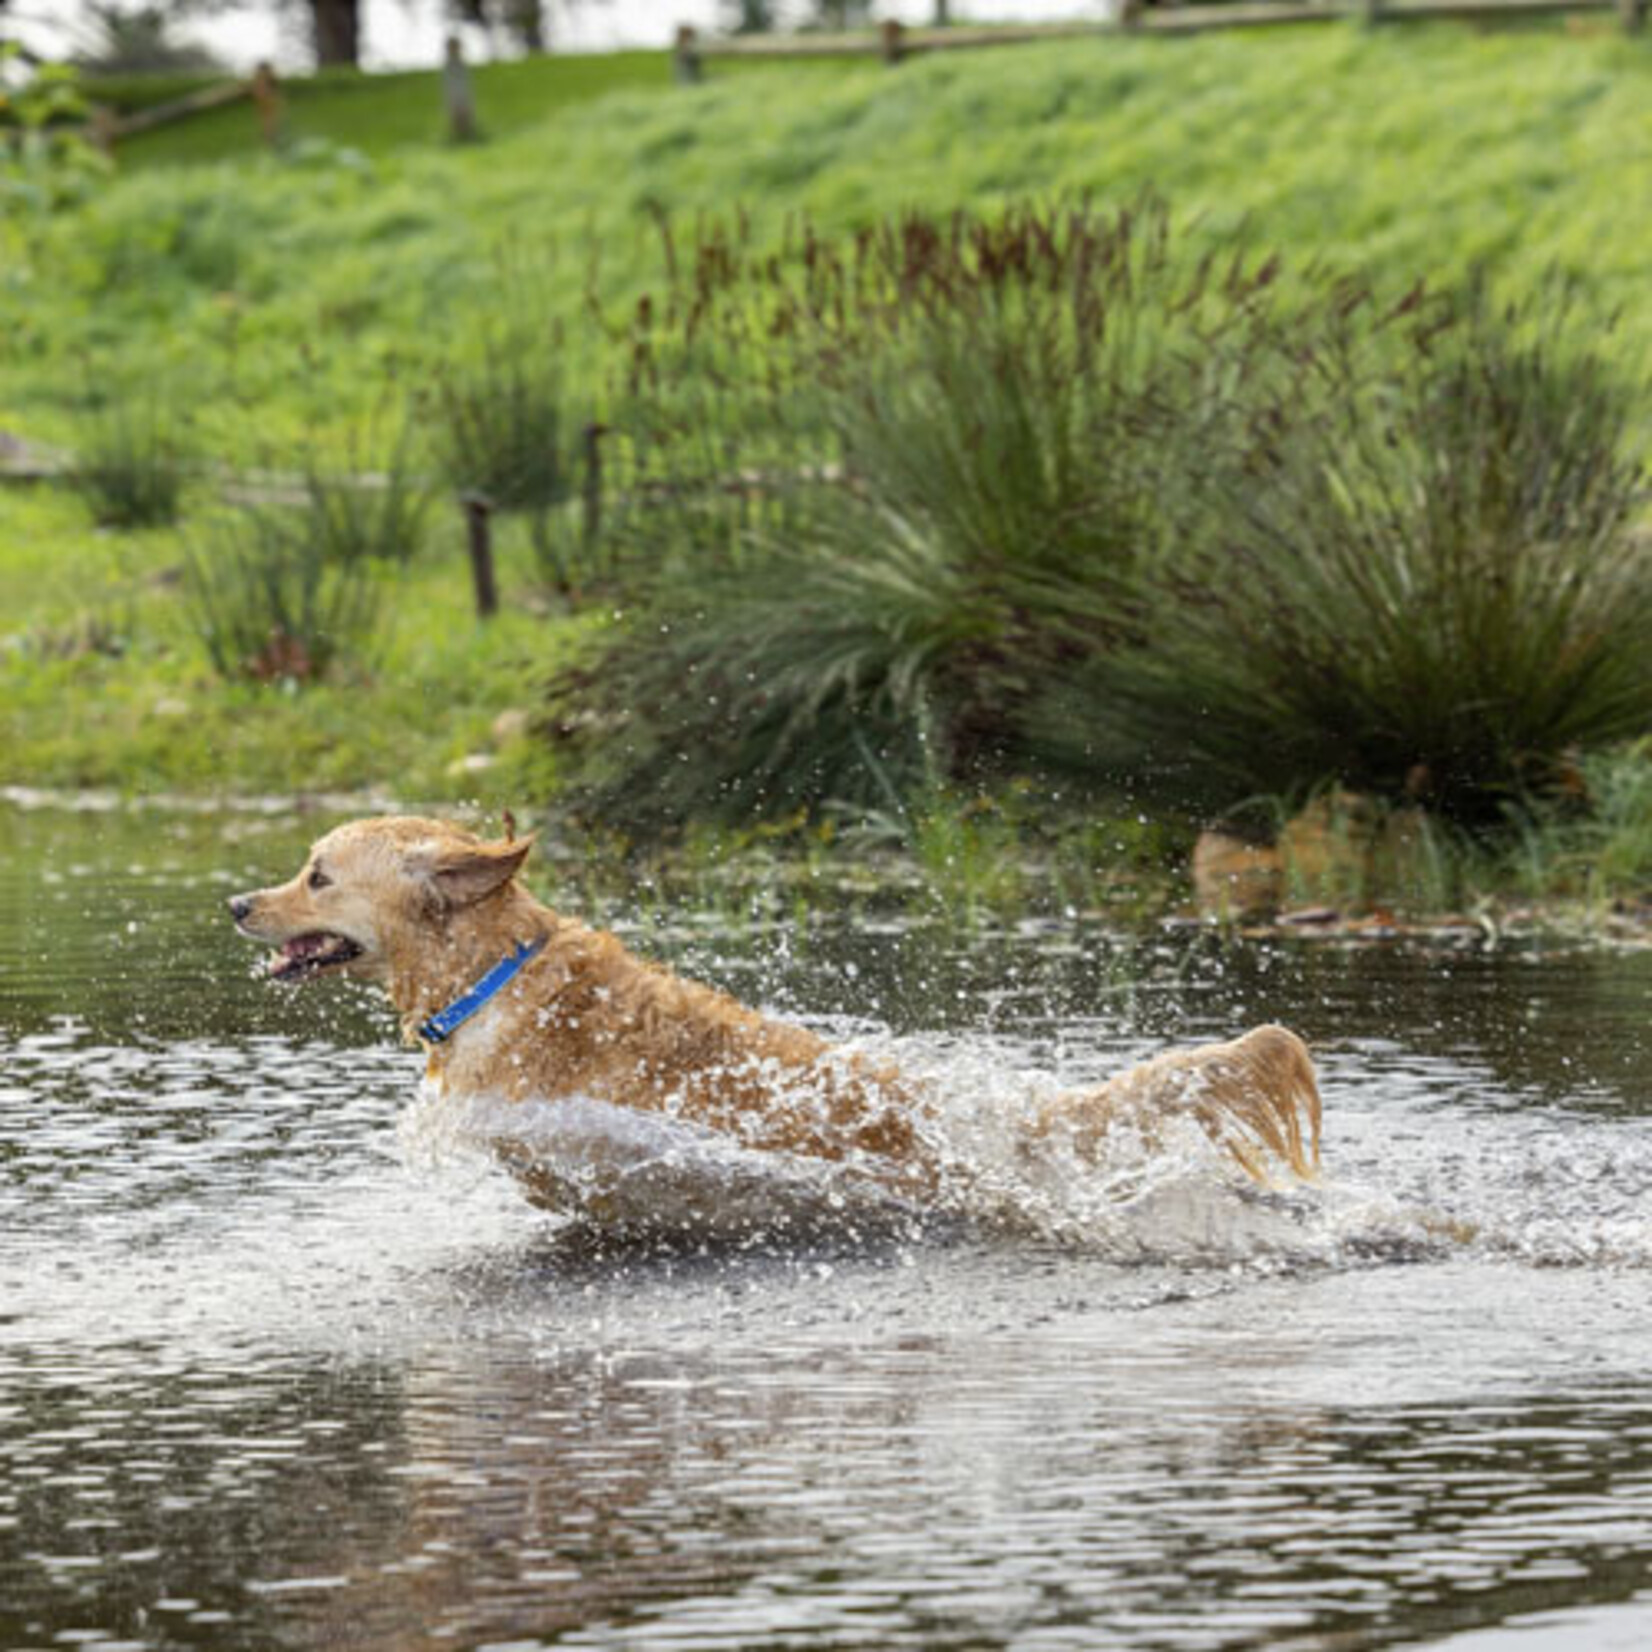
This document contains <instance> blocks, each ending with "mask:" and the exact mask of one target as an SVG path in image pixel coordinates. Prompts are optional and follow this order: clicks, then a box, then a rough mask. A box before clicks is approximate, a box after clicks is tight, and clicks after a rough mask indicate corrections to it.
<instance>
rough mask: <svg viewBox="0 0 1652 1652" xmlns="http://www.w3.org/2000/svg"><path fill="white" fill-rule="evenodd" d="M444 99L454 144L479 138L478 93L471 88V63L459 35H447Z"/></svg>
mask: <svg viewBox="0 0 1652 1652" xmlns="http://www.w3.org/2000/svg"><path fill="white" fill-rule="evenodd" d="M442 102H443V104H444V105H445V106H446V108H447V135H448V137H449V138H450V139H451V140H452V141H453V142H454V143H474V142H475V141H476V96H475V93H474V92H473V91H472V90H471V84H470V65H469V64H467V63H466V62H465V48H464V43H463V42H462V41H461V40H460V39H459V37H458V35H456V34H450V35H449V36H448V37H447V46H446V49H445V51H444V54H443V58H442Z"/></svg>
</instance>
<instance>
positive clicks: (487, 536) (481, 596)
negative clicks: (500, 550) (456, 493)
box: [459, 493, 499, 619]
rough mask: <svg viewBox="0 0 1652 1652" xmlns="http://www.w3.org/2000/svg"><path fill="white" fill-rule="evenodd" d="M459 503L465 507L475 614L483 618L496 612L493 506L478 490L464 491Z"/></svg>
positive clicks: (497, 594)
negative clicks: (491, 520) (474, 593)
mask: <svg viewBox="0 0 1652 1652" xmlns="http://www.w3.org/2000/svg"><path fill="white" fill-rule="evenodd" d="M459 503H460V504H461V505H463V506H464V508H465V528H466V530H467V533H468V538H469V545H470V577H471V583H472V584H473V585H474V586H475V587H476V617H477V618H478V619H486V618H487V617H488V616H489V615H490V614H497V613H498V612H499V586H498V584H497V582H496V581H495V580H494V577H493V527H492V524H491V522H490V521H489V518H490V517H491V516H492V515H493V506H492V505H491V504H490V503H489V501H488V500H487V499H486V498H485V497H484V496H483V495H482V494H480V493H467V494H464V495H463V496H461V498H460V500H459Z"/></svg>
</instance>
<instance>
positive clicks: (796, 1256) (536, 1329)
mask: <svg viewBox="0 0 1652 1652" xmlns="http://www.w3.org/2000/svg"><path fill="white" fill-rule="evenodd" d="M311 831H312V828H311V826H310V825H309V824H308V823H297V824H294V823H292V822H290V821H288V820H287V819H286V818H285V817H284V816H279V815H276V816H268V817H266V816H259V815H250V814H249V815H233V814H224V815H203V816H198V817H188V816H179V815H168V814H162V813H148V812H142V811H139V812H135V813H132V814H122V813H116V814H108V815H82V814H70V813H65V812H61V811H55V810H40V811H33V812H15V811H12V812H6V813H4V814H0V841H4V843H5V845H6V850H5V853H4V856H3V858H0V1057H3V1059H0V1647H4V1648H6V1649H7V1652H20V1649H25V1648H36V1647H39V1648H48V1647H63V1646H92V1647H101V1648H105V1649H107V1648H110V1647H115V1646H129V1647H145V1648H171V1647H211V1648H243V1647H244V1648H248V1649H253V1648H257V1649H261V1652H262V1649H269V1648H287V1647H293V1648H319V1647H340V1646H348V1647H350V1648H352V1649H355V1648H364V1649H384V1652H392V1649H394V1652H402V1649H405V1648H412V1647H415V1646H418V1647H423V1646H438V1647H439V1646H447V1645H451V1646H456V1647H484V1646H492V1647H517V1648H521V1647H537V1646H549V1645H556V1646H604V1647H609V1646H635V1647H644V1648H649V1649H651V1652H652V1649H655V1648H671V1647H685V1648H697V1649H698V1648H712V1647H749V1646H764V1647H797V1648H810V1649H813V1648H824V1647H862V1648H872V1647H878V1648H882V1647H926V1648H927V1647H956V1648H966V1647H968V1648H982V1647H1016V1648H1028V1649H1033V1648H1057V1647H1073V1648H1078V1647H1085V1648H1090V1647H1098V1646H1099V1647H1151V1648H1159V1647H1165V1648H1170V1647H1174V1648H1206V1647H1209V1648H1219V1647H1222V1648H1225V1647H1248V1646H1261V1645H1268V1646H1290V1647H1293V1648H1324V1649H1327V1652H1331V1649H1337V1652H1340V1649H1344V1648H1362V1647H1372V1646H1388V1645H1395V1644H1404V1643H1428V1644H1439V1645H1446V1646H1450V1647H1452V1648H1454V1649H1455V1652H1554V1649H1559V1648H1574V1647H1589V1648H1612V1647H1624V1648H1627V1647H1630V1646H1636V1647H1638V1646H1641V1645H1645V1644H1647V1643H1648V1640H1649V1637H1652V1374H1649V1373H1652V1315H1649V1314H1648V1311H1647V1309H1648V1296H1649V1290H1648V1287H1649V1284H1652V1270H1649V1267H1648V1263H1649V1261H1652V1222H1649V1220H1648V1214H1647V1193H1648V1189H1649V1187H1652V1118H1649V1115H1652V1064H1649V1062H1648V1059H1647V1044H1646V1019H1647V1017H1646V1009H1647V1003H1648V992H1649V989H1652V955H1648V954H1644V953H1642V954H1634V953H1609V952H1604V951H1582V950H1566V951H1556V952H1552V953H1545V952H1543V951H1540V950H1526V951H1520V952H1506V953H1497V954H1493V955H1490V956H1487V955H1485V954H1482V953H1477V952H1473V951H1470V950H1466V949H1465V950H1461V951H1457V952H1453V953H1441V952H1434V953H1432V954H1431V953H1427V952H1423V951H1404V950H1395V949H1383V948H1365V949H1331V948H1324V949H1320V950H1315V949H1313V948H1308V949H1303V950H1272V951H1268V950H1260V949H1246V950H1241V951H1224V950H1223V949H1222V948H1220V947H1219V946H1217V945H1215V944H1214V943H1212V942H1211V941H1209V940H1208V939H1203V940H1201V939H1198V938H1190V937H1185V936H1166V935H1157V936H1151V937H1147V938H1145V939H1140V940H1137V941H1123V940H1119V939H1117V938H1111V937H1109V936H1107V935H1106V934H1104V933H1102V932H1101V931H1099V930H1098V929H1096V928H1094V927H1090V926H1086V925H1084V924H1083V923H1080V922H1077V921H1072V922H1068V921H1057V922H1028V923H1025V924H1021V925H1014V926H1010V927H1008V928H1005V929H1001V930H992V929H978V930H976V931H974V932H973V933H967V934H966V933H961V932H960V931H959V929H958V927H957V926H956V925H953V924H948V923H945V922H939V921H934V920H929V921H906V920H901V919H900V918H899V917H898V915H896V914H895V913H893V912H891V911H890V910H889V909H888V906H887V903H883V904H879V903H875V902H874V903H872V904H866V903H862V904H860V905H859V906H855V907H853V908H852V910H850V911H849V915H847V916H844V917H841V918H840V919H839V920H838V921H835V922H834V921H832V920H831V919H830V918H829V917H817V918H815V919H806V918H805V916H804V915H802V914H798V915H796V916H795V917H794V916H793V915H792V912H791V907H790V902H789V897H782V898H779V899H775V900H770V901H768V902H767V903H763V902H759V903H758V904H757V906H756V907H755V908H752V910H755V911H757V912H758V914H759V916H760V917H761V915H762V914H763V913H767V914H769V917H768V918H767V919H764V921H759V922H752V921H749V920H742V921H737V920H736V917H735V916H734V915H735V914H738V913H741V912H744V911H747V905H746V903H745V902H744V901H743V900H742V899H741V898H739V897H737V896H736V895H734V894H728V895H727V896H726V898H724V899H723V900H722V902H721V905H722V912H721V915H709V916H708V915H707V913H706V912H705V911H704V909H703V903H702V905H701V908H700V910H698V911H697V910H694V909H692V908H691V907H689V906H683V905H679V904H677V903H676V902H673V901H669V900H665V899H661V900H659V901H657V902H653V903H651V906H652V910H653V912H654V915H655V917H656V919H657V921H655V922H653V923H652V924H651V925H650V926H649V928H648V930H647V932H646V933H642V934H639V935H637V936H636V941H637V944H638V945H641V946H646V947H648V948H650V949H652V950H654V951H656V952H658V953H659V954H661V955H663V956H667V957H670V958H671V959H673V960H674V961H676V962H678V963H679V964H681V965H682V966H683V967H686V968H690V969H692V970H693V971H695V972H697V973H699V974H701V975H704V976H710V977H712V978H715V979H717V980H719V981H720V982H722V983H723V984H726V985H728V986H729V987H730V988H732V989H733V990H735V991H737V992H739V993H740V994H741V995H742V996H744V997H747V998H749V999H753V1000H755V1001H759V1002H763V1003H766V1004H769V1005H771V1006H778V1007H779V1008H781V1009H783V1010H784V1011H785V1012H786V1013H789V1014H792V1015H796V1016H800V1017H803V1018H806V1019H810V1020H812V1021H814V1022H816V1023H817V1024H820V1025H823V1026H826V1027H828V1028H830V1029H831V1030H833V1031H834V1032H836V1033H838V1034H839V1035H841V1036H845V1037H848V1038H851V1039H856V1040H859V1041H860V1042H862V1043H863V1044H866V1045H868V1046H870V1047H873V1048H876V1049H879V1050H882V1051H884V1052H887V1053H890V1054H893V1055H894V1056H896V1057H897V1058H898V1059H900V1060H901V1061H902V1062H903V1063H904V1064H905V1065H907V1066H909V1067H911V1068H912V1069H914V1070H916V1071H921V1072H924V1073H926V1074H929V1075H930V1076H931V1077H932V1078H933V1079H934V1080H935V1081H936V1083H937V1084H938V1085H939V1086H940V1088H941V1089H942V1091H943V1092H944V1093H945V1094H947V1095H948V1096H949V1097H953V1098H960V1099H962V1100H964V1101H967V1102H968V1103H969V1105H971V1106H973V1107H979V1106H981V1105H982V1103H983V1100H984V1099H990V1098H992V1097H993V1096H995V1095H999V1094H1002V1095H1003V1096H1004V1097H1005V1098H1007V1099H1006V1105H1010V1104H1012V1103H1013V1098H1014V1097H1015V1096H1016V1095H1018V1094H1020V1093H1022V1092H1023V1091H1024V1089H1025V1088H1026V1087H1027V1086H1028V1085H1036V1084H1041V1083H1046V1084H1047V1083H1054V1082H1062V1083H1075V1084H1076V1083H1079V1082H1083V1081H1085V1080H1088V1079H1091V1078H1093V1077H1095V1076H1098V1075H1100V1074H1102V1073H1105V1072H1108V1071H1111V1070H1113V1069H1115V1068H1116V1067H1117V1066H1118V1065H1119V1064H1120V1063H1121V1062H1122V1061H1124V1060H1125V1059H1127V1058H1130V1057H1133V1056H1135V1055H1138V1054H1141V1053H1144V1052H1146V1051H1148V1050H1151V1049H1153V1048H1157V1047H1159V1046H1160V1045H1161V1044H1162V1043H1163V1042H1165V1041H1167V1040H1170V1039H1185V1038H1193V1037H1197V1036H1206V1035H1221V1034H1226V1033H1228V1032H1230V1031H1232V1030H1233V1029H1234V1028H1236V1027H1237V1026H1239V1025H1241V1024H1245V1023H1248V1022H1250V1021H1254V1020H1260V1019H1264V1018H1270V1017H1273V1018H1278V1019H1281V1020H1284V1021H1287V1022H1290V1023H1291V1024H1294V1025H1296V1026H1298V1027H1299V1028H1301V1030H1303V1031H1304V1033H1306V1034H1307V1035H1308V1036H1309V1037H1310V1039H1312V1040H1313V1041H1314V1042H1315V1045H1316V1049H1317V1051H1318V1053H1319V1055H1320V1057H1321V1059H1322V1063H1323V1068H1324V1088H1325V1094H1326V1103H1327V1119H1328V1140H1327V1159H1328V1166H1329V1170H1330V1174H1329V1176H1328V1179H1327V1184H1326V1187H1325V1188H1324V1189H1323V1190H1322V1191H1321V1192H1319V1193H1311V1194H1310V1193H1295V1194H1281V1195H1259V1194H1256V1193H1253V1192H1248V1191H1246V1190H1244V1189H1240V1188H1236V1187H1234V1186H1233V1184H1232V1183H1231V1181H1228V1180H1226V1179H1224V1178H1223V1177H1222V1175H1221V1173H1220V1171H1219V1167H1218V1165H1217V1162H1216V1161H1214V1160H1210V1161H1208V1162H1206V1161H1201V1160H1200V1159H1199V1158H1198V1157H1197V1155H1193V1156H1190V1157H1188V1158H1187V1159H1185V1160H1184V1161H1183V1162H1180V1163H1178V1164H1177V1165H1176V1166H1174V1167H1173V1169H1172V1170H1171V1171H1170V1172H1168V1173H1166V1174H1165V1175H1164V1176H1162V1177H1160V1178H1158V1179H1157V1180H1155V1179H1154V1178H1152V1177H1148V1178H1146V1179H1145V1180H1138V1181H1137V1182H1135V1183H1133V1184H1132V1185H1131V1190H1130V1191H1129V1196H1128V1197H1125V1198H1123V1199H1122V1203H1117V1202H1109V1201H1096V1202H1092V1203H1086V1202H1085V1200H1084V1198H1083V1197H1082V1190H1077V1189H1072V1190H1068V1191H1069V1193H1070V1194H1071V1196H1072V1204H1071V1207H1070V1208H1069V1209H1068V1211H1067V1212H1066V1214H1067V1216H1068V1217H1069V1218H1070V1219H1069V1220H1066V1221H1060V1220H1051V1221H1050V1222H1048V1223H1046V1224H1045V1226H1044V1228H1043V1229H1042V1230H1039V1229H1037V1228H1034V1229H1032V1230H1028V1231H1021V1232H1019V1233H1017V1234H1013V1235H1012V1234H1008V1233H1005V1232H1002V1231H995V1230H993V1229H992V1228H991V1227H989V1226H976V1227H973V1228H972V1227H970V1226H968V1225H965V1226H962V1227H951V1228H948V1229H947V1230H945V1231H932V1232H927V1233H923V1232H910V1231H907V1230H906V1229H904V1228H900V1227H897V1228H895V1229H893V1230H890V1231H885V1232H881V1233H878V1234H877V1235H875V1236H862V1237H860V1238H858V1239H852V1238H850V1237H849V1236H847V1235H844V1234H840V1235H838V1236H836V1237H834V1236H832V1235H831V1234H829V1233H828V1234H823V1235H817V1236H816V1237H815V1238H814V1239H812V1240H811V1241H809V1242H808V1243H799V1244H792V1245H790V1246H773V1245H769V1246H766V1247H756V1248H746V1249H741V1248H739V1247H738V1246H728V1245H725V1246H722V1247H720V1248H710V1249H708V1250H707V1251H706V1252H705V1253H704V1254H695V1253H693V1252H692V1251H687V1252H682V1251H679V1252H678V1253H676V1254H622V1255H607V1256H604V1255H602V1254H600V1252H599V1251H598V1250H597V1249H596V1248H594V1247H593V1245H592V1243H591V1242H590V1237H589V1235H585V1236H582V1235H580V1234H578V1233H577V1232H569V1231H568V1230H567V1229H566V1228H564V1227H563V1226H561V1225H559V1224H558V1223H557V1221H556V1220H555V1219H554V1218H551V1217H548V1216H546V1215H544V1214H543V1213H539V1212H535V1211H533V1210H532V1209H530V1208H529V1207H528V1206H526V1205H525V1204H524V1203H523V1201H522V1200H521V1199H520V1198H519V1197H518V1196H517V1194H516V1192H515V1189H514V1188H513V1187H512V1185H511V1184H510V1183H509V1182H508V1181H507V1180H506V1179H505V1178H504V1177H503V1176H502V1175H501V1174H500V1173H498V1172H497V1171H495V1170H494V1169H492V1168H491V1167H490V1166H489V1165H488V1164H487V1163H486V1161H485V1160H484V1159H483V1158H481V1157H480V1156H477V1155H474V1154H464V1153H456V1152H450V1151H433V1150H431V1144H432V1141H433V1140H436V1139H439V1134H440V1133H439V1132H437V1131H433V1128H432V1125H431V1121H430V1120H429V1119H428V1117H427V1116H426V1115H425V1114H423V1113H421V1111H420V1109H419V1106H418V1104H417V1102H416V1099H415V1095H416V1086H417V1078H418V1069H419V1058H418V1056H417V1055H416V1054H413V1053H411V1052H408V1051H405V1050H401V1049H399V1048H397V1047H396V1045H395V1043H394V1041H393V1029H392V1027H391V1024H390V1021H389V1017H388V1016H387V1014H386V1013H385V1012H384V1010H383V1009H382V1008H381V1007H379V1006H378V1005H377V1004H376V1003H375V1002H374V1000H373V999H372V998H371V997H369V996H366V995H363V994H359V993H356V992H354V991H353V990H350V989H344V988H341V987H339V986H338V984H336V983H329V984H325V985H318V986H317V987H316V988H315V989H313V990H312V991H310V992H308V993H294V994H290V995H283V994H279V993H274V992H272V991H271V990H270V989H269V988H267V987H266V986H264V985H262V984H261V983H259V982H257V981H255V980H254V979H253V978H252V973H251V967H250V966H251V957H250V949H248V948H246V946H245V945H244V943H240V942H238V941H237V940H236V939H235V938H234V937H233V935H231V934H230V933H229V928H228V925H227V923H226V922H225V921H224V919H223V917H222V914H221V897H222V896H223V894H225V893H227V892H229V891H231V890H234V889H238V888H245V887H249V886H252V885H254V884H258V883H263V882H267V881H269V880H270V879H271V878H273V877H274V876H276V875H277V874H284V873H285V872H286V871H287V870H288V869H289V868H290V866H291V865H292V864H293V863H294V861H293V857H294V855H295V854H296V852H297V850H298V848H299V847H300V846H301V845H302V843H303V842H304V841H305V840H306V839H307V838H308V837H309V836H310V835H311ZM579 881H580V880H579V876H578V868H576V867H571V866H570V867H564V868H561V869H557V868H554V867H553V868H549V869H547V873H546V874H545V875H542V877H541V887H542V888H543V889H545V890H546V892H547V893H555V892H556V888H557V885H558V884H561V885H563V886H564V887H565V888H567V889H569V890H571V891H572V890H576V889H577V886H578V884H579ZM578 898H579V899H580V900H582V901H589V900H591V899H592V898H593V897H591V896H590V895H589V894H586V893H583V892H581V893H579V895H578ZM847 904H848V903H846V902H845V901H841V900H840V901H836V902H832V901H828V902H826V903H824V905H825V906H826V907H828V908H832V907H834V906H835V907H836V908H837V909H838V910H839V911H844V910H845V909H846V908H847ZM625 905H626V903H623V902H622V903H619V905H618V906H617V907H615V908H613V909H612V910H618V911H620V912H621V913H622V914H623V910H624V907H625ZM612 910H611V911H610V913H609V915H612ZM640 910H641V908H640V907H639V911H640ZM782 913H783V914H785V915H784V916H778V915H777V914H782ZM635 915H636V914H633V916H635ZM410 1120H411V1122H409V1121H410ZM1043 1191H1044V1192H1045V1194H1049V1193H1050V1191H1051V1190H1050V1189H1048V1188H1046V1189H1044V1190H1043ZM1423 1211H1427V1212H1433V1213H1437V1214H1445V1215H1450V1216H1455V1217H1458V1218H1461V1219H1463V1220H1464V1221H1466V1222H1470V1223H1473V1224H1474V1225H1475V1226H1476V1228H1477V1230H1478V1233H1479V1237H1478V1238H1477V1239H1475V1240H1474V1241H1472V1242H1469V1243H1453V1242H1446V1241H1441V1240H1440V1239H1439V1238H1438V1237H1437V1236H1436V1235H1435V1233H1434V1232H1433V1231H1432V1230H1431V1229H1429V1228H1427V1227H1425V1226H1424V1225H1422V1224H1421V1223H1420V1222H1419V1220H1418V1213H1419V1212H1423ZM1060 1214H1061V1212H1060V1211H1056V1212H1055V1215H1057V1216H1059V1215H1060Z"/></svg>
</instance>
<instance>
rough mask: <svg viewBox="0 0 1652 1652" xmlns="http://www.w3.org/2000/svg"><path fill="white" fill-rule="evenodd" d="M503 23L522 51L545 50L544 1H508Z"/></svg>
mask: <svg viewBox="0 0 1652 1652" xmlns="http://www.w3.org/2000/svg"><path fill="white" fill-rule="evenodd" d="M505 23H506V26H507V27H508V28H509V29H510V31H511V33H512V34H513V35H515V36H516V43H517V45H519V46H520V47H521V48H522V50H523V51H525V52H529V53H534V52H542V51H544V50H545V5H544V0H510V4H509V5H508V6H507V7H506V8H505Z"/></svg>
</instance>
